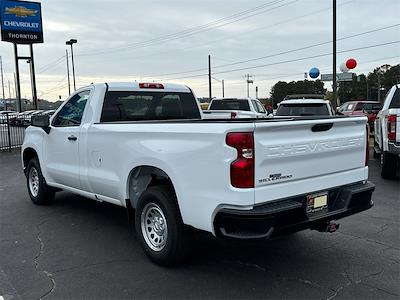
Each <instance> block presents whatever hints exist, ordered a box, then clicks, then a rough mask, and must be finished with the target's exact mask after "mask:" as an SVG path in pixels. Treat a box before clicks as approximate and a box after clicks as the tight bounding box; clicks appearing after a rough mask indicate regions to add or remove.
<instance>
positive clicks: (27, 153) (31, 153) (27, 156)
mask: <svg viewBox="0 0 400 300" xmlns="http://www.w3.org/2000/svg"><path fill="white" fill-rule="evenodd" d="M34 157H38V155H37V153H36V151H35V150H33V149H32V148H26V149H25V150H24V153H23V155H22V160H23V162H24V169H25V168H26V167H27V166H28V163H29V161H30V160H31V159H32V158H34Z"/></svg>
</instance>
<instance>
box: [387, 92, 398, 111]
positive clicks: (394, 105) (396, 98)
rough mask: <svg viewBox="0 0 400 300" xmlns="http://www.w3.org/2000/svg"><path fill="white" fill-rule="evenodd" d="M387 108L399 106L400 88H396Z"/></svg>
mask: <svg viewBox="0 0 400 300" xmlns="http://www.w3.org/2000/svg"><path fill="white" fill-rule="evenodd" d="M389 108H400V89H399V88H396V91H395V92H394V95H393V98H392V101H391V102H390V105H389Z"/></svg>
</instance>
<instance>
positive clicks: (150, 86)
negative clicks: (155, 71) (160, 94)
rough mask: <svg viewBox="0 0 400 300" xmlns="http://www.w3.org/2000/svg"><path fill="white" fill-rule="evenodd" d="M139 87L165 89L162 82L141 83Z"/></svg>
mask: <svg viewBox="0 0 400 300" xmlns="http://www.w3.org/2000/svg"><path fill="white" fill-rule="evenodd" d="M139 88H141V89H164V86H163V85H162V84H161V83H154V82H151V83H139Z"/></svg>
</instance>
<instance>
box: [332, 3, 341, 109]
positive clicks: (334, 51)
mask: <svg viewBox="0 0 400 300" xmlns="http://www.w3.org/2000/svg"><path fill="white" fill-rule="evenodd" d="M332 1H333V3H332V4H333V24H332V25H333V28H332V29H333V30H332V32H333V39H332V41H333V49H332V55H333V60H332V75H333V87H332V89H333V93H332V96H333V103H336V106H337V107H339V106H340V101H339V100H338V98H337V82H336V0H332Z"/></svg>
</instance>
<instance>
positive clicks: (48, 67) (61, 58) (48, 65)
mask: <svg viewBox="0 0 400 300" xmlns="http://www.w3.org/2000/svg"><path fill="white" fill-rule="evenodd" d="M64 58H65V55H63V56H61V57H59V58H57V59H56V60H55V61H53V62H51V63H48V64H46V65H44V66H42V67H40V68H39V69H38V70H37V71H36V74H41V73H43V72H45V71H47V70H48V69H50V68H52V67H53V66H55V65H58V64H60V63H61V62H63V60H64Z"/></svg>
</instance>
